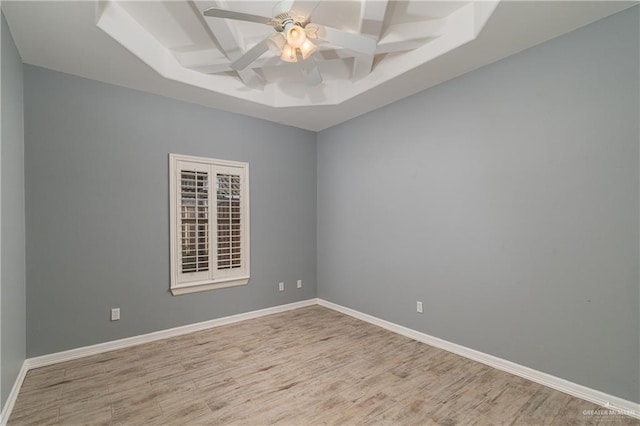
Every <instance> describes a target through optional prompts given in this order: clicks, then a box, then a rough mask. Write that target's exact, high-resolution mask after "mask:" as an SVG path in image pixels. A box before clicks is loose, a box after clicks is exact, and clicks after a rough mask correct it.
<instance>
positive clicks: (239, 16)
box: [202, 7, 271, 24]
mask: <svg viewBox="0 0 640 426" xmlns="http://www.w3.org/2000/svg"><path fill="white" fill-rule="evenodd" d="M202 13H203V14H204V16H209V17H214V18H227V19H236V20H238V21H248V22H257V23H259V24H268V23H269V22H271V18H267V17H266V16H259V15H251V14H250V13H242V12H234V11H233V10H226V9H219V8H217V7H211V8H209V9H207V10H205V11H204V12H202Z"/></svg>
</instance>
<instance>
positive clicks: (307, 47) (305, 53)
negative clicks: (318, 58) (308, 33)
mask: <svg viewBox="0 0 640 426" xmlns="http://www.w3.org/2000/svg"><path fill="white" fill-rule="evenodd" d="M316 49H317V46H316V45H315V44H313V43H311V41H309V40H308V39H307V40H305V41H304V43H302V46H300V53H301V54H302V59H307V58H308V57H309V56H311V55H313V53H314V52H315V51H316Z"/></svg>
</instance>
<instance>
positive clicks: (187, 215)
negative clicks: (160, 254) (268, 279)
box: [169, 154, 251, 296]
mask: <svg viewBox="0 0 640 426" xmlns="http://www.w3.org/2000/svg"><path fill="white" fill-rule="evenodd" d="M169 173H170V194H169V201H170V205H171V209H170V211H169V219H170V222H171V223H170V230H171V235H170V240H171V241H170V242H171V288H170V289H171V293H173V295H174V296H175V295H179V294H188V293H193V292H197V291H206V290H214V289H218V288H225V287H231V286H237V285H244V284H247V283H248V282H249V277H250V259H249V258H250V255H251V252H250V244H251V242H250V238H249V236H250V228H249V217H250V216H249V209H250V207H249V165H248V164H247V163H240V162H235V161H226V160H216V159H213V158H204V157H193V156H188V155H179V154H169Z"/></svg>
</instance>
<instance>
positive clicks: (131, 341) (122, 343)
mask: <svg viewBox="0 0 640 426" xmlns="http://www.w3.org/2000/svg"><path fill="white" fill-rule="evenodd" d="M317 303H318V301H317V299H308V300H303V301H300V302H294V303H289V304H286V305H279V306H273V307H271V308H265V309H260V310H257V311H251V312H245V313H242V314H236V315H231V316H228V317H223V318H216V319H213V320H209V321H203V322H198V323H195V324H188V325H183V326H181V327H175V328H169V329H166V330H160V331H154V332H153V333H147V334H141V335H139V336H134V337H127V338H125V339H119V340H112V341H110V342H105V343H98V344H96V345H91V346H85V347H82V348H77V349H70V350H68V351H63V352H56V353H53V354H48V355H42V356H38V357H35V358H29V359H28V360H27V361H26V362H27V363H28V366H29V368H30V369H31V368H38V367H44V366H47V365H51V364H57V363H59V362H63V361H70V360H73V359H77V358H82V357H85V356H89V355H97V354H100V353H103V352H110V351H115V350H118V349H124V348H128V347H131V346H136V345H141V344H143V343H149V342H153V341H155V340H161V339H167V338H169V337H175V336H180V335H183V334H188V333H193V332H194V331H200V330H206V329H208V328H213V327H220V326H222V325H227V324H233V323H236V322H240V321H245V320H248V319H253V318H259V317H263V316H265V315H271V314H277V313H279V312H285V311H290V310H292V309H298V308H303V307H305V306H313V305H316V304H317Z"/></svg>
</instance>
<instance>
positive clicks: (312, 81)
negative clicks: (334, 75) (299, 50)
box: [298, 56, 322, 86]
mask: <svg viewBox="0 0 640 426" xmlns="http://www.w3.org/2000/svg"><path fill="white" fill-rule="evenodd" d="M298 59H299V60H298V63H299V64H300V69H301V71H302V76H303V77H304V81H305V83H307V84H308V85H309V86H317V85H318V84H320V83H322V76H321V75H320V70H319V69H318V64H317V63H316V61H315V60H314V59H313V56H309V57H308V58H307V59H304V60H303V59H302V57H299V58H298Z"/></svg>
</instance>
